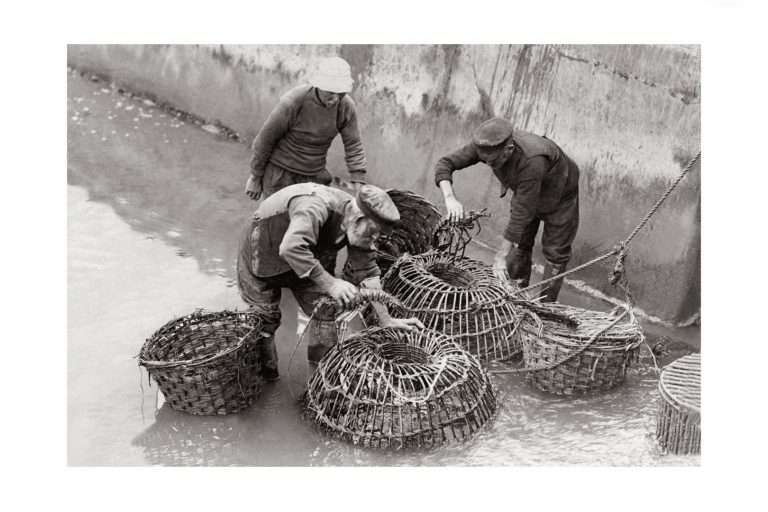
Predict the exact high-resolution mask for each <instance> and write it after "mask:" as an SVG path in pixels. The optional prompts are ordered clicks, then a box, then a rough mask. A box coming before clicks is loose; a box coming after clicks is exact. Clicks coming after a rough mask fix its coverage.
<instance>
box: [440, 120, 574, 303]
mask: <svg viewBox="0 0 768 512" xmlns="http://www.w3.org/2000/svg"><path fill="white" fill-rule="evenodd" d="M479 162H484V163H485V164H487V165H488V166H490V168H491V170H493V174H494V175H495V176H496V178H498V180H499V182H501V193H500V197H504V196H505V195H506V193H507V190H508V189H511V190H512V192H513V193H514V196H513V197H512V203H511V205H510V214H509V222H508V223H507V227H506V229H505V230H504V241H503V243H502V246H501V249H499V251H498V252H497V253H496V256H495V257H494V260H493V271H494V273H495V274H496V275H497V276H498V277H499V278H500V279H501V280H502V281H506V280H507V279H508V278H510V277H511V278H512V279H515V280H516V281H517V282H518V284H520V286H522V287H526V286H528V285H529V282H530V278H531V264H532V260H531V253H532V251H533V244H534V241H535V239H536V233H537V232H538V230H539V224H540V223H541V222H543V223H544V231H543V233H542V237H541V245H542V250H543V253H544V258H545V259H546V264H545V265H544V276H543V277H542V280H544V279H549V278H551V277H555V276H557V275H559V274H562V273H563V272H564V271H565V268H566V266H567V264H568V261H569V260H570V259H571V244H572V243H573V240H574V238H575V237H576V231H577V230H578V228H579V167H578V166H577V165H576V163H575V162H574V161H573V160H571V159H570V158H569V157H568V155H566V154H565V153H564V152H563V150H562V149H560V147H558V146H557V144H555V143H554V142H552V141H551V140H549V139H547V138H546V137H540V136H538V135H534V134H532V133H528V132H524V131H522V130H515V129H513V127H512V123H511V122H509V121H508V120H507V119H503V118H499V117H495V118H493V119H489V120H488V121H486V122H484V123H482V124H481V125H480V126H478V127H477V129H476V130H475V132H474V134H473V137H472V142H470V143H469V144H467V145H466V146H464V147H462V148H461V149H459V150H457V151H455V152H454V153H451V154H449V155H447V156H444V157H443V158H441V159H440V160H438V162H437V165H436V166H435V183H436V184H437V186H438V187H440V189H441V190H442V192H443V196H444V198H445V207H446V209H447V210H448V216H449V218H450V219H451V220H452V221H457V220H459V219H461V217H462V216H463V215H464V208H463V206H462V205H461V203H460V202H459V201H458V199H456V196H455V195H454V192H453V173H454V171H457V170H459V169H464V168H466V167H469V166H471V165H474V164H476V163H479ZM561 286H562V279H558V280H556V281H554V282H553V283H551V284H550V285H549V287H548V288H546V289H545V290H544V298H543V301H545V302H554V301H556V300H557V296H558V294H559V293H560V287H561Z"/></svg>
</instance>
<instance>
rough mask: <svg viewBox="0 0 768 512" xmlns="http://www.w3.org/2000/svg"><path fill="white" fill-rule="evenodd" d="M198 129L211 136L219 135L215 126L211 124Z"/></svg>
mask: <svg viewBox="0 0 768 512" xmlns="http://www.w3.org/2000/svg"><path fill="white" fill-rule="evenodd" d="M200 128H202V129H203V130H205V131H207V132H209V133H213V134H218V133H219V129H218V128H216V127H215V126H213V125H212V124H204V125H203V126H201V127H200Z"/></svg>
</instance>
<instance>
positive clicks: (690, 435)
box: [656, 354, 701, 455]
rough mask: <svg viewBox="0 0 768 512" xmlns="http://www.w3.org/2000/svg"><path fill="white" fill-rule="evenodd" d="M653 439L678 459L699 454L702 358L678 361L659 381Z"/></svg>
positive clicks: (665, 371) (668, 368) (692, 357)
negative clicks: (681, 456)
mask: <svg viewBox="0 0 768 512" xmlns="http://www.w3.org/2000/svg"><path fill="white" fill-rule="evenodd" d="M659 394H660V395H661V400H660V405H659V416H658V420H657V423H656V437H657V438H658V440H659V445H660V446H661V448H662V449H664V450H666V451H667V452H669V453H674V454H678V455H685V454H695V453H700V452H701V354H691V355H687V356H684V357H681V358H680V359H678V360H677V361H674V362H672V363H671V364H669V365H668V366H666V367H664V369H663V370H662V371H661V377H660V378H659Z"/></svg>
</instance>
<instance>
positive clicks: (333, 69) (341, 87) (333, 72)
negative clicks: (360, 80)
mask: <svg viewBox="0 0 768 512" xmlns="http://www.w3.org/2000/svg"><path fill="white" fill-rule="evenodd" d="M352 83H353V80H352V70H351V69H350V67H349V64H347V61H345V60H344V59H342V58H341V57H327V58H325V59H323V60H321V61H320V63H319V64H318V66H317V70H316V71H315V72H314V73H313V74H312V76H310V77H309V85H311V86H313V87H317V88H318V89H322V90H323V91H328V92H336V93H340V92H350V91H351V90H352Z"/></svg>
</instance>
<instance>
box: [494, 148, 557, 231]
mask: <svg viewBox="0 0 768 512" xmlns="http://www.w3.org/2000/svg"><path fill="white" fill-rule="evenodd" d="M519 169H520V177H519V178H518V182H517V183H518V184H517V188H516V189H515V197H514V198H512V202H511V203H510V209H509V222H508V223H507V227H506V229H505V230H504V238H505V239H506V240H509V241H510V242H512V243H520V238H521V237H522V235H523V231H524V230H525V228H526V227H527V226H528V224H530V223H531V220H533V216H534V215H535V214H536V208H537V207H538V204H539V198H540V196H541V182H542V180H543V179H544V176H545V174H546V173H547V170H548V169H549V160H547V158H546V157H543V156H535V157H533V158H531V159H529V160H527V161H526V162H525V163H523V164H521V166H520V167H519Z"/></svg>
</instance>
